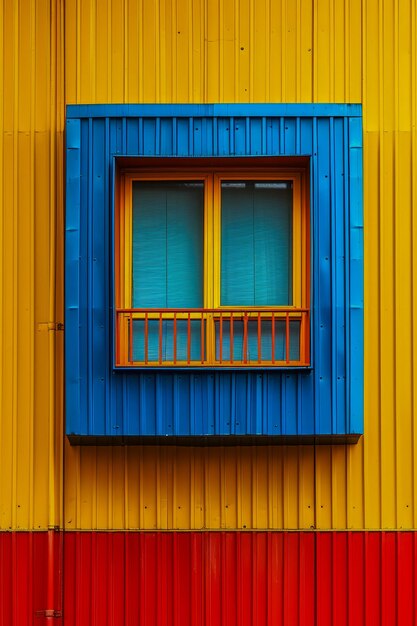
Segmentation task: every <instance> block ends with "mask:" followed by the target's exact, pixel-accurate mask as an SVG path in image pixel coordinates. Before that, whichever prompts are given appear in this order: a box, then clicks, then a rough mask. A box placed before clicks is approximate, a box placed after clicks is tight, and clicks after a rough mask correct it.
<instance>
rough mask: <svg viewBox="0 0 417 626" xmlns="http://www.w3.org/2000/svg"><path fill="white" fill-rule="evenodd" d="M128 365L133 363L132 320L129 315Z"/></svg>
mask: <svg viewBox="0 0 417 626" xmlns="http://www.w3.org/2000/svg"><path fill="white" fill-rule="evenodd" d="M129 363H133V318H132V313H130V315H129Z"/></svg>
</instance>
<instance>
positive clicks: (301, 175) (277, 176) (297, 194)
mask: <svg viewBox="0 0 417 626" xmlns="http://www.w3.org/2000/svg"><path fill="white" fill-rule="evenodd" d="M169 180H172V181H174V180H175V181H181V180H182V181H191V180H195V181H202V182H203V183H204V287H203V294H204V308H207V309H210V310H214V309H215V310H218V311H219V312H221V311H222V310H224V309H228V310H232V309H236V310H243V309H245V310H247V311H248V312H249V313H250V311H251V309H252V310H254V309H256V310H257V311H258V310H259V311H261V314H262V310H263V309H265V310H266V311H267V310H268V308H269V307H262V306H259V307H247V306H246V307H241V306H239V305H236V306H227V307H224V306H222V305H221V302H220V264H221V183H222V181H231V180H242V181H244V180H251V181H269V180H271V181H272V180H273V181H274V182H275V181H280V180H281V181H291V182H292V189H293V227H292V279H293V285H292V293H293V302H292V304H291V305H288V306H285V307H276V309H277V310H278V311H279V309H282V310H284V309H285V310H290V311H291V309H294V311H296V310H298V309H304V310H308V311H309V310H310V211H309V183H308V169H307V167H304V166H303V167H299V168H294V167H288V168H286V167H272V168H268V167H259V168H256V167H253V166H250V167H243V166H242V167H238V168H234V167H222V168H212V167H192V168H181V169H178V168H173V167H161V168H158V169H157V168H154V167H141V168H140V169H136V168H135V169H130V168H129V169H121V170H120V171H119V173H118V176H117V180H116V197H115V305H116V310H120V309H127V310H128V309H131V307H132V183H133V182H134V181H161V182H163V181H169ZM127 341H128V339H127V334H126V330H125V331H123V330H121V328H120V327H119V325H116V362H115V364H116V366H125V365H126V362H127V358H126V355H127V352H128V347H127V345H126V344H127ZM207 343H208V357H209V360H210V358H211V360H212V357H213V351H214V346H213V343H214V335H213V331H212V330H211V331H210V330H209V329H208V330H207ZM301 344H302V352H303V358H302V359H301V361H302V363H300V365H303V366H306V365H309V363H310V349H309V344H310V328H309V323H308V324H307V329H306V331H305V333H304V336H303V337H301ZM300 358H301V357H300ZM133 365H135V364H134V363H133ZM269 365H270V364H269ZM137 366H138V367H140V365H137Z"/></svg>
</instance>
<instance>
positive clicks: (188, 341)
mask: <svg viewBox="0 0 417 626" xmlns="http://www.w3.org/2000/svg"><path fill="white" fill-rule="evenodd" d="M190 318H191V313H190V312H189V311H188V316H187V365H190V361H191V319H190Z"/></svg>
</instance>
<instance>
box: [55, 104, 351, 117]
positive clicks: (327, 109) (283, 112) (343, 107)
mask: <svg viewBox="0 0 417 626" xmlns="http://www.w3.org/2000/svg"><path fill="white" fill-rule="evenodd" d="M66 115H67V118H77V119H79V118H88V117H115V116H117V117H245V116H247V115H250V116H255V117H256V116H259V117H268V116H270V117H284V116H285V117H361V115H362V105H361V104H344V103H341V104H322V103H320V104H297V103H294V104H282V103H277V104H265V103H250V104H68V105H67V107H66Z"/></svg>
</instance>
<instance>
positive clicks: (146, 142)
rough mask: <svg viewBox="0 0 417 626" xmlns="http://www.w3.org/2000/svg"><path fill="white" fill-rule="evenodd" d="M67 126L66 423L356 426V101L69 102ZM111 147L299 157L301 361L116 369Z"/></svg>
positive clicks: (118, 431)
mask: <svg viewBox="0 0 417 626" xmlns="http://www.w3.org/2000/svg"><path fill="white" fill-rule="evenodd" d="M66 132H67V134H66V141H67V146H66V149H67V199H66V215H67V217H66V321H65V329H66V334H65V336H66V398H67V400H66V403H67V404H66V432H67V434H68V435H69V436H70V437H76V436H95V437H99V436H113V435H117V436H123V437H130V436H132V437H135V436H145V437H146V436H161V437H162V436H167V435H176V436H182V437H189V436H192V437H198V436H211V435H217V436H228V435H232V436H248V435H249V436H252V437H253V436H256V435H266V436H291V435H296V436H317V437H320V436H324V435H335V436H341V437H343V436H348V437H349V436H351V435H357V434H360V433H362V431H363V261H362V257H363V241H362V237H363V233H362V228H363V222H362V183H361V179H362V125H361V109H360V106H359V105H187V106H186V105H184V106H177V105H172V106H171V105H137V106H134V105H120V106H118V105H95V106H86V105H80V106H69V107H67V131H66ZM118 155H120V156H153V157H156V156H165V157H167V156H175V157H178V156H184V157H212V156H225V157H233V156H245V157H249V158H255V157H257V156H304V157H309V159H310V176H311V193H310V204H311V242H312V258H311V268H312V269H311V271H312V275H311V283H312V288H311V304H312V306H311V309H312V315H311V363H312V366H311V368H309V369H306V370H262V371H260V370H257V371H250V370H245V371H242V370H241V371H233V370H230V371H225V370H213V371H190V370H181V371H179V370H177V371H175V372H173V371H150V370H147V371H144V370H142V371H139V370H137V371H124V370H115V369H114V368H113V354H112V344H113V341H112V337H113V315H112V307H113V295H112V201H113V199H112V193H113V192H112V189H113V187H112V185H111V179H112V175H113V173H112V164H113V159H114V157H115V156H118ZM353 364H354V366H353Z"/></svg>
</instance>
